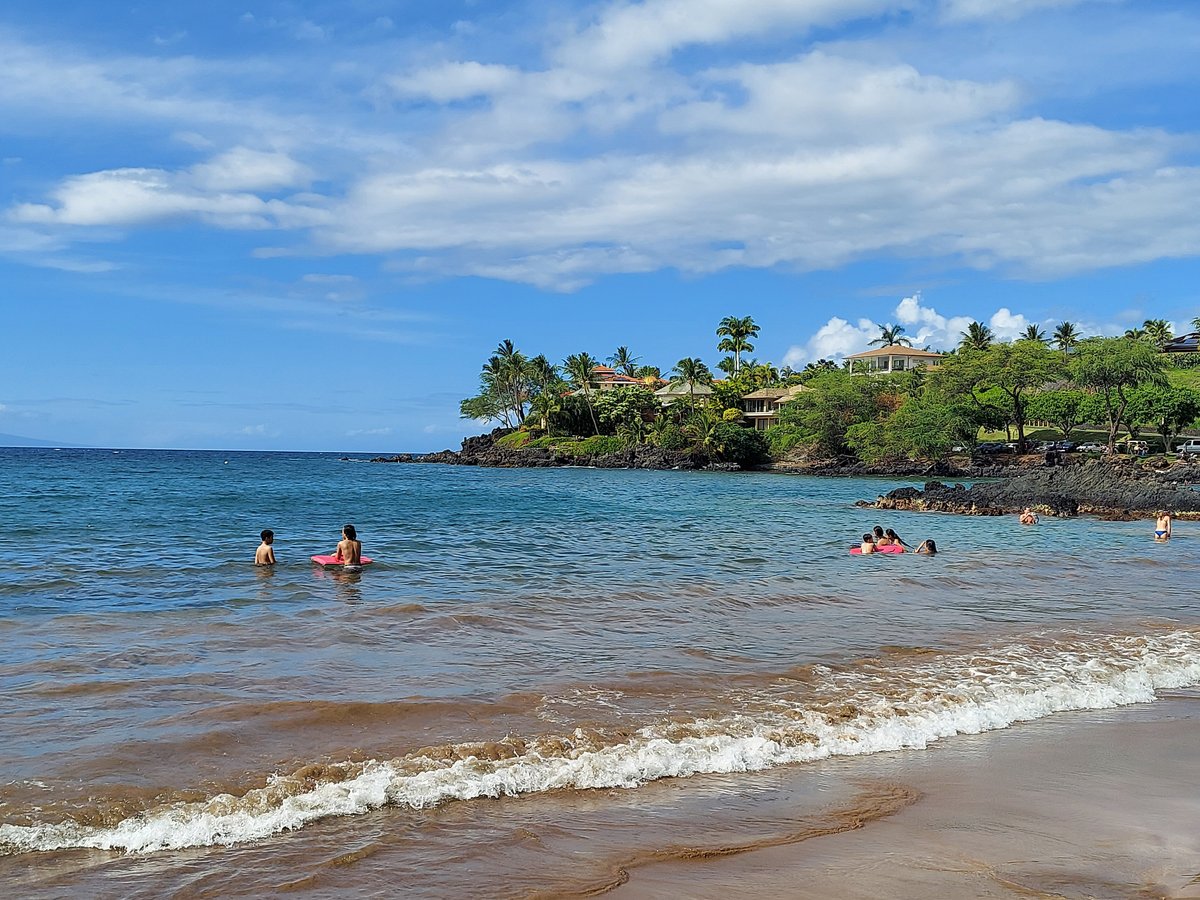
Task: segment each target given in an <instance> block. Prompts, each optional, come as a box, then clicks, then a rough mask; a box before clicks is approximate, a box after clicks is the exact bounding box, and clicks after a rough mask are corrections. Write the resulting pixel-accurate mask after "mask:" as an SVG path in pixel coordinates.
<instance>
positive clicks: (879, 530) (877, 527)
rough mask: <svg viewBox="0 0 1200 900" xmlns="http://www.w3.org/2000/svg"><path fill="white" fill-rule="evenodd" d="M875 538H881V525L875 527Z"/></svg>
mask: <svg viewBox="0 0 1200 900" xmlns="http://www.w3.org/2000/svg"><path fill="white" fill-rule="evenodd" d="M875 537H877V538H881V537H883V526H882V525H876V526H875Z"/></svg>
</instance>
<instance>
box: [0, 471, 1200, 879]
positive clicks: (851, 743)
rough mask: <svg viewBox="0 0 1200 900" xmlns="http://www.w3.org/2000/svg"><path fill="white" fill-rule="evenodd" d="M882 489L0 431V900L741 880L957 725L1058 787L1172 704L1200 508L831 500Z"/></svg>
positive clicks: (904, 784)
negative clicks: (99, 442) (1167, 510)
mask: <svg viewBox="0 0 1200 900" xmlns="http://www.w3.org/2000/svg"><path fill="white" fill-rule="evenodd" d="M900 483H902V481H901V480H900V479H889V480H872V479H832V478H811V477H798V476H788V475H773V474H764V473H704V472H656V471H613V470H593V469H583V468H578V469H572V468H566V469H534V470H525V469H476V468H471V467H455V466H441V465H407V464H372V463H370V462H369V461H367V458H366V457H362V456H359V457H354V456H351V457H344V456H342V455H339V454H308V453H267V452H263V453H244V452H209V451H204V452H183V451H177V452H174V451H136V450H111V451H110V450H74V449H64V450H53V449H41V448H38V449H4V450H0V522H3V529H2V531H0V551H2V553H3V558H4V560H5V563H4V566H3V567H0V637H2V639H3V643H2V646H3V648H4V652H3V654H2V655H0V693H2V696H3V698H4V703H3V714H2V716H0V894H3V895H4V896H13V897H40V896H46V897H52V896H55V897H56V896H65V895H80V896H88V897H104V896H111V897H135V896H145V897H161V896H168V895H169V896H180V897H182V896H193V897H198V896H268V895H276V894H280V893H294V894H299V895H301V896H317V897H324V896H330V897H334V896H347V895H356V896H357V895H365V896H396V895H403V896H412V897H458V896H486V897H526V896H567V895H587V894H595V893H599V892H604V891H608V890H614V891H616V892H617V895H618V896H620V895H626V896H664V897H665V896H672V897H678V896H720V897H730V896H740V894H739V893H738V889H737V881H736V880H735V881H734V882H733V884H732V885H724V886H721V887H717V886H715V885H716V883H717V881H719V880H720V878H717V881H711V880H710V878H712V877H715V876H713V872H714V870H713V869H712V866H713V865H715V864H714V863H713V860H714V859H720V858H726V857H728V858H732V857H735V856H736V857H746V858H749V857H751V856H754V854H755V852H756V851H763V852H766V850H767V848H772V847H774V848H779V847H785V846H790V845H793V844H799V843H801V842H804V841H807V840H808V839H809V838H811V837H814V836H819V838H820V840H821V841H822V842H824V844H823V846H828V847H839V848H841V850H842V852H846V848H848V847H849V846H850V844H849V842H848V841H849V839H846V842H843V843H840V844H838V843H836V842H838V841H841V840H842V838H839V837H837V835H840V834H846V833H849V832H852V831H860V830H861V831H862V833H863V834H864V835H869V834H872V833H874V834H878V833H880V832H879V831H878V830H876V831H875V832H872V828H873V827H874V826H873V825H872V823H876V822H886V821H893V820H896V821H899V819H898V818H897V817H900V816H905V815H907V816H910V817H912V816H915V815H917V813H916V812H914V811H916V810H920V808H921V803H922V801H921V797H922V796H924V795H926V794H927V793H928V792H929V790H930V788H924V789H918V788H916V787H913V785H914V784H915V783H916V782H917V781H920V777H919V775H920V776H921V777H924V778H925V779H926V781H927V782H928V783H929V784H930V785H933V786H934V787H935V788H936V787H937V785H939V784H940V785H945V784H947V783H948V781H947V779H948V778H949V773H952V772H958V771H961V770H962V766H965V765H967V762H965V761H963V759H961V758H960V757H961V756H962V754H966V756H967V757H968V758H969V759H970V760H974V761H975V762H978V759H979V757H978V754H980V753H983V754H989V753H995V754H996V756H997V758H999V757H1000V756H1001V755H1002V753H1001V751H1002V750H1003V748H1010V749H1011V748H1013V747H1019V749H1020V751H1021V753H1022V754H1024V755H1022V756H1020V759H1021V760H1022V761H1021V762H1019V763H1010V764H1009V765H1008V767H1007V768H1003V767H1001V769H999V770H997V771H995V772H992V774H991V775H989V776H988V777H989V778H992V779H993V780H994V782H995V783H996V784H1010V785H1011V784H1012V783H1013V781H1014V779H1015V777H1016V774H1019V772H1018V770H1025V769H1027V768H1028V767H1030V766H1036V765H1038V760H1041V761H1043V762H1044V763H1045V764H1046V765H1049V762H1048V761H1049V760H1050V759H1051V758H1055V757H1054V754H1062V753H1064V752H1065V749H1064V748H1069V747H1070V746H1071V743H1072V742H1073V741H1075V742H1077V744H1076V748H1077V749H1076V752H1075V755H1073V756H1069V757H1068V763H1067V764H1065V768H1064V770H1063V771H1064V772H1065V773H1066V774H1062V775H1060V776H1054V778H1056V779H1057V780H1055V781H1053V783H1042V784H1041V787H1040V788H1039V790H1044V791H1046V795H1047V796H1056V794H1055V791H1056V790H1057V791H1058V792H1060V793H1063V794H1064V795H1066V796H1069V797H1080V796H1083V795H1086V794H1087V791H1088V790H1089V789H1088V787H1087V785H1088V784H1089V783H1090V782H1089V781H1088V780H1087V779H1083V780H1079V779H1080V776H1081V772H1080V771H1079V769H1078V766H1079V765H1083V762H1082V761H1083V760H1085V759H1086V755H1087V752H1089V751H1088V748H1091V747H1093V741H1092V739H1085V737H1084V736H1083V735H1084V734H1085V733H1086V730H1087V728H1104V729H1115V734H1117V735H1119V736H1131V735H1134V734H1135V733H1138V734H1140V733H1142V732H1136V727H1137V723H1139V722H1140V723H1145V722H1146V721H1148V720H1149V721H1157V720H1161V719H1162V718H1163V716H1165V715H1166V712H1165V711H1167V710H1172V709H1173V710H1175V711H1176V712H1175V713H1172V714H1171V715H1172V716H1173V717H1174V719H1180V720H1183V721H1186V722H1190V723H1194V722H1195V718H1194V717H1195V710H1196V703H1195V700H1196V697H1197V695H1196V693H1195V686H1196V685H1197V684H1200V592H1198V591H1197V590H1196V585H1197V583H1200V555H1198V554H1197V552H1196V546H1197V540H1196V528H1197V526H1195V525H1193V524H1192V523H1180V524H1178V526H1177V536H1176V537H1175V539H1174V540H1172V541H1171V542H1170V543H1169V544H1165V545H1163V544H1156V543H1154V542H1153V540H1152V539H1151V537H1152V529H1153V522H1152V521H1143V522H1126V523H1116V522H1098V521H1094V520H1088V519H1077V520H1054V519H1049V520H1047V519H1043V521H1042V523H1041V524H1040V525H1038V526H1036V527H1021V526H1019V525H1018V524H1017V523H1016V521H1015V518H1009V517H1003V518H963V517H955V516H948V515H940V514H917V513H886V514H883V513H879V512H877V511H873V510H862V509H857V508H855V507H854V505H853V504H854V501H855V500H858V499H871V498H874V497H875V496H876V495H878V494H879V493H882V492H884V491H885V490H887V489H890V488H891V487H894V486H897V485H899V484H900ZM345 523H353V524H354V525H355V526H356V527H357V529H358V534H359V537H360V539H361V540H362V542H363V551H364V553H365V554H366V555H368V556H370V557H372V558H374V559H375V560H376V562H375V564H373V565H372V566H370V567H368V568H367V569H366V570H365V571H363V572H362V573H361V574H344V573H341V572H335V571H325V570H322V569H319V568H317V567H316V566H314V565H313V564H312V563H311V562H310V561H309V557H310V556H311V555H312V554H317V553H329V552H332V550H333V548H334V546H335V545H336V543H337V541H338V539H339V537H340V530H341V527H342V525H343V524H345ZM877 523H878V524H882V525H884V526H885V527H893V528H895V529H896V530H897V531H898V532H899V533H900V534H901V536H902V537H904V539H905V540H906V541H908V542H909V543H910V544H914V545H915V544H916V543H917V542H918V541H920V540H922V539H925V538H933V539H935V540H936V541H937V544H938V547H939V548H940V550H941V552H940V553H939V554H938V555H937V556H935V557H924V556H915V555H909V554H906V555H903V556H899V557H895V558H890V557H889V558H882V557H880V558H866V559H860V558H852V557H851V556H850V555H849V554H848V553H847V549H848V548H849V547H850V546H851V545H852V544H854V543H856V542H857V539H858V538H859V537H860V536H861V535H862V533H863V532H864V531H865V530H868V529H869V527H870V526H872V525H875V524H877ZM263 528H271V529H273V530H274V532H275V535H276V537H275V552H276V556H277V558H278V560H279V563H278V565H277V566H275V567H274V568H256V567H255V566H254V565H253V564H252V563H253V558H254V550H255V547H256V546H257V544H258V533H259V531H260V530H261V529H263ZM1180 710H1182V712H1179V711H1180ZM1174 719H1173V721H1174ZM1160 724H1163V722H1161V721H1160ZM1164 727H1165V726H1164ZM1172 727H1175V726H1172ZM1178 727H1179V728H1183V726H1178ZM1106 734H1107V732H1106ZM1198 734H1200V732H1197V731H1189V732H1182V733H1181V735H1180V736H1179V738H1178V740H1176V741H1175V743H1173V744H1170V746H1171V747H1177V746H1184V747H1186V746H1188V745H1189V741H1193V740H1194V739H1195V737H1196V736H1197V735H1198ZM1118 739H1123V738H1114V737H1111V736H1110V737H1106V738H1105V739H1104V740H1105V741H1106V742H1108V743H1109V744H1110V745H1111V744H1112V742H1113V741H1116V740H1118ZM1014 742H1016V743H1015V744H1014ZM1162 746H1163V747H1167V746H1168V743H1167V742H1166V739H1165V738H1164V742H1163V744H1162ZM1006 752H1007V751H1006ZM1012 752H1013V753H1015V752H1016V750H1012ZM1139 752H1140V751H1139ZM956 754H958V756H956ZM1015 758H1016V757H1014V759H1015ZM955 760H958V761H957V762H956V761H955ZM1031 760H1032V761H1031ZM1070 760H1074V761H1075V763H1074V764H1072V763H1071V762H1070ZM1102 764H1103V760H1100V761H1097V762H1096V763H1095V765H1096V766H1100V765H1102ZM1072 765H1075V768H1074V769H1072ZM956 766H958V768H955V767H956ZM1160 768H1161V767H1160ZM917 770H919V773H918V771H917ZM931 773H932V774H931ZM1006 773H1007V774H1006ZM1083 774H1086V772H1083ZM1152 774H1153V773H1151V774H1147V775H1145V776H1144V777H1143V776H1138V777H1143V780H1145V779H1149V778H1151V776H1152ZM1071 778H1074V779H1075V780H1070V779H1071ZM1129 778H1130V780H1131V787H1130V791H1131V795H1130V796H1131V799H1130V802H1131V803H1132V802H1133V798H1134V797H1135V796H1142V795H1144V791H1143V792H1140V793H1139V792H1138V790H1137V784H1138V778H1137V777H1135V776H1133V775H1130V776H1129ZM1041 781H1042V782H1046V779H1045V778H1043V779H1041ZM1110 781H1111V778H1110ZM1080 784H1081V785H1083V786H1082V787H1079V785H1080ZM1068 788H1069V789H1068ZM1014 790H1015V788H1014ZM1096 790H1097V791H1098V792H1099V791H1100V787H1099V786H1098V785H1097V787H1096ZM1187 790H1188V791H1189V792H1191V793H1194V784H1189V785H1187ZM1098 798H1100V794H1099V793H1098V794H1097V797H1096V798H1093V800H1094V801H1095V802H1094V803H1092V804H1091V806H1089V807H1087V808H1088V809H1090V810H1091V811H1090V812H1089V813H1088V814H1087V815H1086V816H1084V815H1083V814H1082V813H1081V814H1080V816H1081V821H1080V822H1076V823H1075V824H1076V825H1078V826H1079V827H1081V828H1082V827H1090V826H1088V823H1087V821H1083V820H1084V819H1087V820H1090V819H1097V820H1099V818H1102V817H1101V816H1100V815H1099V814H1098V813H1097V812H1096V809H1100V810H1101V811H1104V810H1107V811H1108V812H1109V813H1111V814H1113V815H1117V814H1119V812H1120V810H1121V807H1122V806H1123V804H1124V802H1125V801H1123V800H1122V799H1121V795H1119V794H1118V795H1116V796H1115V798H1110V799H1109V801H1108V802H1107V803H1104V802H1101V799H1098ZM946 802H947V803H949V804H950V805H949V808H950V809H951V811H953V809H954V808H955V806H954V803H958V804H961V809H964V810H965V809H966V808H967V805H966V804H967V801H966V800H962V799H960V800H958V801H954V803H950V801H946ZM1164 802H1165V801H1164ZM1061 806H1062V804H1061V803H1059V801H1057V800H1056V801H1055V806H1054V808H1053V809H1051V808H1047V809H1044V810H1042V812H1041V813H1040V814H1039V816H1040V818H1039V819H1038V821H1049V820H1050V819H1051V818H1052V817H1053V816H1054V815H1057V814H1058V811H1060V808H1061ZM1197 809H1200V807H1196V806H1195V805H1194V802H1193V805H1192V806H1189V807H1186V808H1184V809H1182V810H1177V813H1178V816H1181V817H1185V818H1186V816H1188V815H1192V814H1194V813H1195V812H1196V811H1197ZM906 810H907V811H908V812H906ZM1159 813H1160V815H1159V819H1160V820H1162V819H1164V818H1165V819H1171V817H1170V816H1166V815H1165V813H1163V810H1162V809H1161V808H1160V809H1159ZM1130 814H1131V815H1132V813H1130ZM963 815H965V812H964V813H963ZM976 818H979V816H977V817H976ZM913 821H915V819H914V820H913ZM972 821H975V820H974V819H973V820H972ZM913 827H917V826H916V825H914V826H913ZM929 827H932V826H929ZM980 827H982V825H981V826H980ZM910 833H911V832H910ZM813 846H815V845H813ZM1156 846H1159V851H1161V853H1166V857H1164V858H1158V857H1155V853H1153V852H1150V851H1147V853H1148V855H1149V857H1153V858H1158V861H1159V862H1160V863H1163V864H1168V863H1169V864H1172V865H1173V864H1174V863H1173V862H1172V861H1171V860H1172V857H1171V853H1170V852H1168V851H1162V848H1161V846H1160V845H1156ZM771 852H776V853H778V852H782V851H778V850H776V851H771ZM806 852H807V851H806ZM964 852H965V851H964ZM1031 852H1033V851H1031ZM1080 852H1081V853H1082V852H1084V851H1080ZM1095 853H1096V854H1097V858H1096V860H1094V862H1095V865H1096V866H1099V867H1103V866H1105V865H1115V863H1113V862H1112V858H1113V856H1112V853H1111V852H1110V851H1105V850H1104V849H1103V848H1099V849H1096V851H1095ZM747 854H749V856H747ZM1160 855H1161V854H1160ZM1139 859H1140V857H1139ZM1164 859H1165V862H1164ZM689 860H695V861H696V862H695V863H693V864H689V863H688V861H689ZM1191 862H1192V865H1193V868H1194V865H1195V862H1194V859H1192V861H1191ZM1138 864H1141V863H1137V864H1131V865H1133V866H1135V867H1136V865H1138ZM1179 864H1180V865H1183V866H1185V867H1186V861H1180V863H1179ZM664 865H665V866H668V868H667V869H663V868H662V866H664ZM731 865H732V863H731ZM778 865H786V864H785V863H778ZM806 865H818V866H819V863H814V862H812V861H811V860H809V862H807V863H806ZM655 866H658V867H659V868H658V869H656V870H655V871H654V872H651V871H650V870H652V869H654V867H655ZM670 866H674V867H675V868H673V869H671V868H669V867H670ZM689 866H691V867H689ZM695 866H700V867H702V868H695ZM724 871H726V872H731V871H733V870H732V869H726V870H724ZM814 871H819V868H818V870H814ZM828 871H832V870H827V871H826V874H828ZM664 872H665V873H667V874H665V875H664V874H663V873H664ZM642 873H649V874H647V875H646V876H645V877H644V878H643V876H642ZM1097 877H1099V876H1097ZM1125 877H1128V875H1127V874H1126V876H1125ZM1147 877H1148V878H1149V876H1147ZM1156 877H1159V878H1160V880H1161V878H1162V877H1165V876H1161V875H1160V876H1156ZM868 882H869V879H868V881H867V882H864V884H866V883H868ZM839 883H841V884H843V886H844V887H845V890H844V891H840V892H837V893H840V894H841V895H844V896H854V895H855V893H854V891H853V890H852V889H851V888H850V887H848V886H847V885H848V884H849V882H839ZM906 883H907V882H904V881H900V882H896V883H895V885H893V887H894V890H893V891H892V893H891V895H892V896H914V897H916V896H923V894H922V891H923V890H925V889H926V888H927V887H928V885H927V884H924V885H923V883H920V882H912V884H913V885H914V886H913V887H912V889H911V890H907V889H906V888H905V887H904V885H905V884H906ZM1122 883H1124V882H1122ZM817 884H819V880H818V881H814V882H812V885H813V887H812V888H811V890H810V891H809V892H808V893H806V892H805V889H804V887H803V886H802V885H800V886H796V887H795V890H794V891H789V892H788V895H789V896H829V894H825V893H821V892H820V891H818V889H817V888H816V887H815V885H817ZM1130 884H1132V887H1131V888H1130V890H1131V891H1132V889H1133V887H1137V888H1139V889H1140V887H1141V886H1142V885H1140V884H1135V883H1132V882H1130ZM896 885H899V886H898V887H897V886H896ZM822 890H827V888H825V889H822ZM863 895H864V896H868V895H870V891H865V892H864V893H863ZM972 895H977V896H984V895H985V894H983V893H980V894H972ZM986 895H987V896H992V894H986ZM999 895H1000V894H997V896H999ZM1081 895H1082V896H1091V895H1092V894H1088V893H1087V892H1086V891H1085V892H1084V893H1083V894H1081ZM1096 895H1097V896H1107V895H1106V894H1096ZM1119 895H1120V896H1124V894H1119ZM1130 895H1132V893H1131V894H1130ZM1184 895H1185V894H1179V896H1184ZM963 896H966V894H963ZM1188 896H1190V895H1188Z"/></svg>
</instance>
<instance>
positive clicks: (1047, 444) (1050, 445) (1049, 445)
mask: <svg viewBox="0 0 1200 900" xmlns="http://www.w3.org/2000/svg"><path fill="white" fill-rule="evenodd" d="M1057 449H1058V447H1056V446H1055V443H1054V441H1038V442H1037V443H1036V444H1034V445H1032V446H1031V447H1030V450H1032V451H1033V452H1034V453H1045V452H1047V451H1048V450H1057Z"/></svg>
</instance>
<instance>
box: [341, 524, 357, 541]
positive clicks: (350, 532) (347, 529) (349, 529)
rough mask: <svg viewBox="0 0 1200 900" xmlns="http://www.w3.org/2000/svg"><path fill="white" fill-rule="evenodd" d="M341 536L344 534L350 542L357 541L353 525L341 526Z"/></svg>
mask: <svg viewBox="0 0 1200 900" xmlns="http://www.w3.org/2000/svg"><path fill="white" fill-rule="evenodd" d="M342 534H344V535H345V536H346V537H348V538H350V540H352V541H357V540H358V532H357V531H355V530H354V526H353V525H343V526H342Z"/></svg>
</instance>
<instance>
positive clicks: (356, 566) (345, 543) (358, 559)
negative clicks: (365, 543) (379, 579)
mask: <svg viewBox="0 0 1200 900" xmlns="http://www.w3.org/2000/svg"><path fill="white" fill-rule="evenodd" d="M332 555H333V557H334V558H335V559H337V560H339V561H340V562H341V564H342V571H343V572H361V571H362V541H360V540H359V539H358V532H357V531H355V530H354V526H353V525H343V526H342V539H341V540H340V541H338V545H337V549H336V550H334V551H333V554H332Z"/></svg>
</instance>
